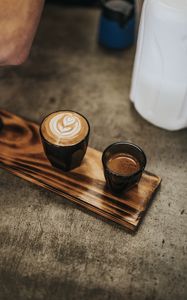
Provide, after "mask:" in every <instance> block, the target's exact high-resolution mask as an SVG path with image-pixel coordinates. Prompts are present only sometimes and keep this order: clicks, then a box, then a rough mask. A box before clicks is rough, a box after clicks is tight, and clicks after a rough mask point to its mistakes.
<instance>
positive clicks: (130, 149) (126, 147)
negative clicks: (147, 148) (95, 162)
mask: <svg viewBox="0 0 187 300" xmlns="http://www.w3.org/2000/svg"><path fill="white" fill-rule="evenodd" d="M102 163H103V169H104V175H105V179H106V184H107V186H108V188H109V189H110V190H111V191H112V192H114V193H121V192H122V191H127V190H129V189H130V188H132V187H133V186H134V185H136V184H137V183H138V182H139V180H140V178H141V176H142V173H143V171H144V169H145V166H146V156H145V153H144V152H143V150H142V149H141V148H140V147H139V146H137V145H135V144H132V143H128V142H118V143H114V144H112V145H110V146H108V147H107V148H106V149H105V150H104V152H103V155H102Z"/></svg>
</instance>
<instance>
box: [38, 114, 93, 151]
mask: <svg viewBox="0 0 187 300" xmlns="http://www.w3.org/2000/svg"><path fill="white" fill-rule="evenodd" d="M88 129H89V127H88V122H87V121H86V119H85V118H84V117H83V116H81V115H80V114H78V113H76V112H71V111H59V112H55V113H52V114H51V115H49V116H48V117H46V118H45V120H44V121H43V123H42V126H41V130H42V134H43V136H44V138H45V139H46V140H47V141H48V142H50V143H52V144H55V145H58V146H61V145H62V146H68V145H74V144H77V143H79V142H80V141H81V140H83V139H84V138H85V136H86V135H87V133H88Z"/></svg>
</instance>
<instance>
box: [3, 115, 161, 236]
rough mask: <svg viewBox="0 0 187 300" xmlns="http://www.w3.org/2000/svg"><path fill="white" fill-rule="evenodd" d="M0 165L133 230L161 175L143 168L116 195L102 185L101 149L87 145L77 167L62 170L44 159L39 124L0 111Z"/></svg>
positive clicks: (146, 206) (103, 180) (147, 204)
mask: <svg viewBox="0 0 187 300" xmlns="http://www.w3.org/2000/svg"><path fill="white" fill-rule="evenodd" d="M0 119H1V121H2V122H1V123H0V167H1V168H3V169H5V170H7V171H9V172H11V173H13V174H15V175H17V176H19V177H21V178H23V179H25V180H27V181H30V182H32V183H35V184H37V185H38V186H41V187H44V188H46V189H48V190H50V191H52V192H55V193H57V194H58V195H61V196H63V197H65V198H66V199H68V200H70V201H72V202H74V203H76V204H78V205H81V206H82V207H84V208H86V209H87V210H88V211H92V212H94V213H96V214H98V215H100V216H102V217H104V218H106V219H108V220H110V221H114V222H116V223H118V224H120V225H122V226H123V227H125V228H127V229H130V230H132V231H135V230H136V229H137V228H138V225H139V223H140V221H141V219H142V217H143V215H144V213H145V211H146V210H147V208H148V206H149V204H150V201H151V199H152V198H153V195H154V194H155V192H156V190H157V189H158V187H159V185H160V182H161V178H160V177H159V176H156V175H154V174H151V173H149V172H147V171H145V172H144V173H143V176H142V178H141V180H140V182H139V184H138V185H136V186H135V187H134V188H132V189H131V190H129V191H128V192H127V193H124V194H122V195H120V196H116V195H113V194H111V193H110V192H109V191H108V190H107V188H106V185H105V179H104V175H103V169H102V163H101V155H102V154H101V152H99V151H97V150H95V149H93V148H90V147H88V150H87V153H86V156H85V158H84V160H83V162H82V164H81V166H80V167H78V168H76V169H74V170H73V171H71V172H62V171H59V170H57V169H55V168H53V167H52V166H51V165H50V163H49V162H48V160H47V158H46V156H45V154H44V152H43V148H42V144H41V141H40V135H39V126H38V124H36V123H33V122H30V121H27V120H25V119H23V118H21V117H18V116H16V115H14V114H12V113H10V112H7V111H4V110H0Z"/></svg>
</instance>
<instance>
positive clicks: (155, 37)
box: [130, 0, 187, 130]
mask: <svg viewBox="0 0 187 300" xmlns="http://www.w3.org/2000/svg"><path fill="white" fill-rule="evenodd" d="M130 99H131V100H132V101H133V102H134V105H135V108H136V110H137V111H138V112H139V113H140V114H141V115H142V116H143V117H144V118H145V119H146V120H148V121H149V122H151V123H153V124H154V125H157V126H159V127H162V128H165V129H168V130H177V129H181V128H184V127H187V0H145V1H144V5H143V9H142V15H141V21H140V27H139V36H138V42H137V50H136V57H135V63H134V70H133V77H132V86H131V92H130Z"/></svg>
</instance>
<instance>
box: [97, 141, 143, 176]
mask: <svg viewBox="0 0 187 300" xmlns="http://www.w3.org/2000/svg"><path fill="white" fill-rule="evenodd" d="M116 145H128V146H131V147H133V148H136V149H137V150H138V151H140V152H141V154H142V155H143V160H144V161H143V166H142V167H140V168H139V170H138V171H136V172H134V173H131V174H130V175H122V174H119V173H117V172H114V171H112V170H111V169H110V168H108V166H107V162H105V160H104V156H105V154H106V152H107V151H108V150H109V149H110V148H112V147H113V146H116ZM129 154H130V153H129ZM132 156H133V157H135V156H134V155H132ZM102 163H103V166H104V169H106V170H107V171H108V172H109V173H111V174H113V175H115V176H117V177H123V178H130V177H132V176H134V175H138V174H139V173H142V172H143V171H144V169H145V166H146V164H147V157H146V155H145V152H144V151H143V150H142V148H141V147H140V146H138V145H136V144H134V143H131V142H123V141H120V142H115V143H112V144H110V145H109V146H107V147H106V148H105V150H104V151H103V154H102Z"/></svg>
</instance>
